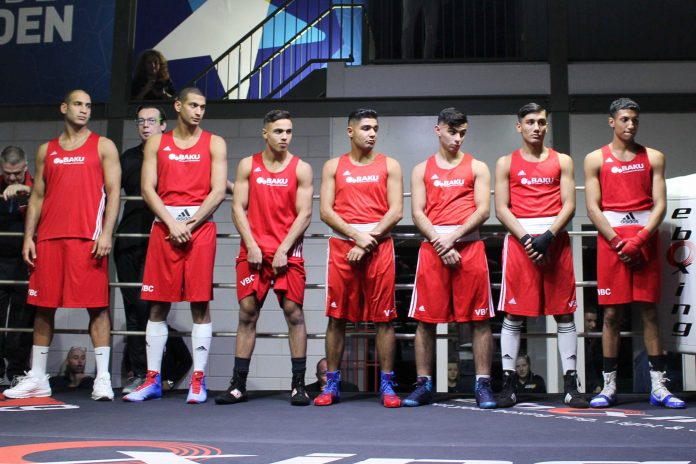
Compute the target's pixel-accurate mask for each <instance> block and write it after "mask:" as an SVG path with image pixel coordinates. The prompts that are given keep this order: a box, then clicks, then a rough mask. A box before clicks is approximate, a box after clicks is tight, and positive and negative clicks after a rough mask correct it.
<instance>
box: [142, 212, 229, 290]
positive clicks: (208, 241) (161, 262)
mask: <svg viewBox="0 0 696 464" xmlns="http://www.w3.org/2000/svg"><path fill="white" fill-rule="evenodd" d="M216 231H217V228H216V226H215V223H214V222H206V223H205V224H202V225H201V226H200V227H198V228H197V229H196V230H194V231H193V236H192V237H191V240H190V241H189V242H188V243H186V244H185V245H184V246H176V245H174V244H172V243H171V242H170V241H169V240H166V238H165V237H166V236H167V235H169V229H168V228H167V226H166V225H164V223H162V222H155V223H154V224H153V225H152V231H151V232H150V243H149V244H148V247H147V255H146V257H145V272H144V273H143V287H142V290H141V292H140V298H141V299H143V300H146V301H166V302H176V301H192V302H204V301H210V300H212V299H213V266H214V265H215V246H216V240H215V235H216Z"/></svg>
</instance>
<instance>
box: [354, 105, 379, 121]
mask: <svg viewBox="0 0 696 464" xmlns="http://www.w3.org/2000/svg"><path fill="white" fill-rule="evenodd" d="M365 118H370V119H379V115H378V114H377V111H375V110H372V109H367V108H359V109H357V110H355V111H352V112H351V113H350V114H349V115H348V124H351V123H352V122H354V121H360V120H361V119H365Z"/></svg>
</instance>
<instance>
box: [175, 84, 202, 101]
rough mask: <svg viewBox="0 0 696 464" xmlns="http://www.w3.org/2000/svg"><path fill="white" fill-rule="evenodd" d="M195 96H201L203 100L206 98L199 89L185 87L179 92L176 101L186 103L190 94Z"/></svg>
mask: <svg viewBox="0 0 696 464" xmlns="http://www.w3.org/2000/svg"><path fill="white" fill-rule="evenodd" d="M191 93H192V94H194V95H199V96H201V97H203V98H205V95H203V92H201V89H199V88H198V87H184V88H183V89H181V90H180V91H179V93H178V94H177V95H176V98H175V100H176V101H180V102H182V103H183V102H185V101H186V98H187V97H188V96H189V94H191Z"/></svg>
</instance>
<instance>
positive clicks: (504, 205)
mask: <svg viewBox="0 0 696 464" xmlns="http://www.w3.org/2000/svg"><path fill="white" fill-rule="evenodd" d="M510 162H511V157H510V155H506V156H502V157H500V158H499V159H498V161H497V162H496V163H495V216H496V217H497V218H498V220H499V221H500V222H501V223H502V224H503V225H504V226H505V228H506V229H507V230H508V231H509V232H510V233H511V234H512V235H513V236H514V237H515V238H516V239H518V240H519V239H521V238H522V237H524V236H525V235H527V231H526V230H525V229H524V227H522V224H520V221H518V220H517V217H515V215H514V214H512V211H510Z"/></svg>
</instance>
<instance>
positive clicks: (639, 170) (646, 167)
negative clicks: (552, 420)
mask: <svg viewBox="0 0 696 464" xmlns="http://www.w3.org/2000/svg"><path fill="white" fill-rule="evenodd" d="M639 115H640V107H639V106H638V104H637V103H636V102H634V101H633V100H630V99H628V98H620V99H618V100H615V101H614V102H613V103H612V104H611V106H610V108H609V126H610V127H611V128H612V130H613V137H612V141H611V143H609V144H608V145H605V146H604V147H602V148H599V149H597V150H595V151H593V152H592V153H590V154H589V155H587V157H586V158H585V198H586V204H587V214H588V216H589V217H590V220H591V221H592V223H593V224H594V225H595V227H596V228H597V231H598V232H599V236H598V237H597V294H598V301H599V304H600V305H602V306H603V307H604V325H603V327H602V352H603V355H604V366H603V371H604V372H603V374H604V388H603V389H602V391H601V392H600V393H599V394H598V395H597V396H595V397H594V398H592V401H591V402H590V405H591V406H592V407H593V408H605V407H609V406H612V405H614V404H615V403H616V369H617V367H618V354H619V341H620V338H619V328H620V325H621V319H622V313H623V307H624V305H626V304H633V305H635V307H638V308H640V312H641V314H642V315H643V341H644V343H645V349H646V351H647V353H648V361H649V363H650V379H651V383H652V391H651V393H650V403H652V404H653V405H656V406H664V407H667V408H683V407H685V403H684V401H682V400H680V399H679V398H677V397H675V396H673V395H672V393H671V392H670V391H669V390H668V389H667V386H666V384H667V381H668V379H666V378H665V371H666V369H667V367H666V361H665V356H664V353H663V351H662V344H661V343H660V331H659V328H658V319H657V306H656V303H657V301H658V300H659V298H660V265H659V258H658V244H659V243H658V235H657V234H656V233H655V232H657V230H658V228H659V227H660V224H661V223H662V220H663V219H664V216H665V209H666V205H667V194H666V187H665V176H664V174H665V155H664V154H662V153H661V152H659V151H657V150H655V149H652V148H647V147H644V146H642V145H639V144H638V143H636V140H635V138H636V134H637V132H638V118H639Z"/></svg>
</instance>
